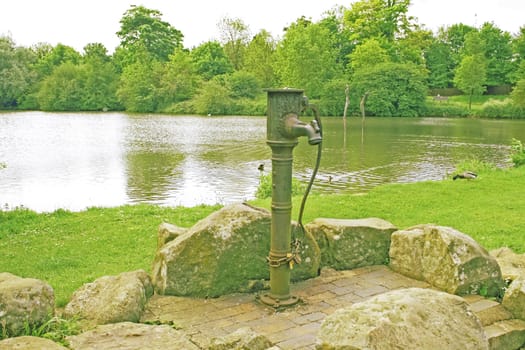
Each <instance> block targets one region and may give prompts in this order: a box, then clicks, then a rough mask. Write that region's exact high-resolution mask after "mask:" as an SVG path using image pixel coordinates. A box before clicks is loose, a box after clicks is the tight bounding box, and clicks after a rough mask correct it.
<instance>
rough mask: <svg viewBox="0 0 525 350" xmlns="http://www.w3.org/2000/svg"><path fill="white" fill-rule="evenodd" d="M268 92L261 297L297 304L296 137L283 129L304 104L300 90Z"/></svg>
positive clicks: (275, 303) (273, 303) (278, 303)
mask: <svg viewBox="0 0 525 350" xmlns="http://www.w3.org/2000/svg"><path fill="white" fill-rule="evenodd" d="M267 92H268V112H267V113H268V116H267V117H268V118H267V144H268V145H269V146H270V148H271V149H272V224H271V236H270V239H271V241H270V254H269V256H268V262H269V265H270V292H269V293H264V294H261V295H260V300H261V301H262V302H263V303H264V304H267V305H270V306H273V307H284V306H291V305H294V304H296V303H297V302H298V301H299V298H297V297H295V296H292V295H290V273H291V270H290V264H289V261H290V258H291V239H292V238H291V237H292V232H291V213H292V162H293V148H294V147H295V146H296V145H297V144H298V140H297V137H293V136H290V135H289V133H287V132H286V130H285V124H286V123H285V122H286V118H287V117H289V115H291V114H292V115H297V116H298V115H299V114H300V113H301V110H302V107H303V101H304V98H303V92H304V91H303V90H297V89H275V90H274V89H271V90H267Z"/></svg>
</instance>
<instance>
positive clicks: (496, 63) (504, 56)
mask: <svg viewBox="0 0 525 350" xmlns="http://www.w3.org/2000/svg"><path fill="white" fill-rule="evenodd" d="M479 36H480V39H481V40H482V41H483V42H484V47H485V58H486V59H487V81H486V83H487V85H490V86H496V85H504V84H510V82H511V80H512V79H511V75H512V72H513V71H514V69H515V67H514V65H513V63H512V61H513V57H512V46H511V35H510V33H508V32H504V31H502V30H501V29H499V28H497V27H496V26H494V24H492V23H484V24H483V26H482V27H481V30H480V31H479Z"/></svg>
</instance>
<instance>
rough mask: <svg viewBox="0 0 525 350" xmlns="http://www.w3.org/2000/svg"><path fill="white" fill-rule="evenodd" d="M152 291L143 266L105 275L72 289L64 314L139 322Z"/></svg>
mask: <svg viewBox="0 0 525 350" xmlns="http://www.w3.org/2000/svg"><path fill="white" fill-rule="evenodd" d="M151 295H153V286H152V284H151V279H150V277H149V276H148V275H147V273H146V272H145V271H144V270H137V271H132V272H125V273H121V274H119V275H117V276H103V277H101V278H99V279H97V280H95V281H94V282H92V283H87V284H85V285H83V286H82V287H81V288H80V289H78V290H77V291H75V292H74V293H73V296H72V298H71V301H70V302H69V303H68V304H67V305H66V307H65V309H64V316H65V317H73V316H77V317H80V318H81V319H83V320H85V321H87V322H88V323H89V324H105V323H117V322H124V321H131V322H137V321H139V319H140V316H141V315H142V312H143V311H144V307H145V305H146V302H147V301H148V299H149V297H151Z"/></svg>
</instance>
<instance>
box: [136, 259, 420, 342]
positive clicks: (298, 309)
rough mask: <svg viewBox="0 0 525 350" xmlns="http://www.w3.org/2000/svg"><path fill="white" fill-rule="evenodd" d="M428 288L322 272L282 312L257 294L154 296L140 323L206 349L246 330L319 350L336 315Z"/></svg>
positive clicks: (367, 273)
mask: <svg viewBox="0 0 525 350" xmlns="http://www.w3.org/2000/svg"><path fill="white" fill-rule="evenodd" d="M409 287H421V288H429V287H430V286H429V285H428V284H427V283H425V282H421V281H416V280H413V279H410V278H407V277H405V276H403V275H400V274H398V273H395V272H393V271H392V270H390V269H389V268H388V267H387V266H382V265H381V266H369V267H363V268H359V269H354V270H350V271H334V270H323V273H322V274H321V276H319V277H317V278H314V279H310V280H307V281H303V282H299V283H296V284H292V287H291V291H292V294H293V295H295V296H298V297H300V299H301V302H300V303H299V304H298V305H296V306H293V307H291V308H288V309H285V310H283V311H275V310H274V309H273V308H272V307H269V306H266V305H263V304H261V303H260V302H258V301H257V300H256V299H257V298H256V294H234V295H227V296H223V297H220V298H216V299H194V298H184V297H174V296H158V295H157V296H154V297H153V298H152V299H151V300H150V302H149V303H148V307H147V310H146V312H145V314H144V316H143V317H142V320H141V321H142V322H153V323H159V322H160V323H170V324H173V325H175V326H176V327H177V328H179V329H180V330H182V331H183V332H185V333H186V334H187V335H188V337H189V338H190V339H191V340H192V341H193V342H194V343H195V344H197V345H198V346H199V347H201V348H203V349H205V348H207V346H208V345H209V344H210V342H211V340H212V339H213V338H215V337H221V336H224V335H227V334H229V333H232V332H234V331H235V330H237V329H239V328H242V327H250V328H251V329H253V330H254V331H255V332H257V333H259V334H263V335H265V336H266V337H267V338H268V339H269V340H270V341H271V342H273V343H274V344H275V345H277V346H278V347H279V348H280V349H282V350H288V349H315V343H316V334H317V332H318V330H319V328H320V326H321V323H322V322H323V320H324V319H325V317H326V316H328V315H330V314H331V313H333V312H334V311H335V310H337V309H340V308H342V307H345V306H348V305H351V304H353V303H356V302H359V301H362V300H365V299H366V298H369V297H371V296H374V295H377V294H381V293H384V292H387V291H390V290H395V289H400V288H409Z"/></svg>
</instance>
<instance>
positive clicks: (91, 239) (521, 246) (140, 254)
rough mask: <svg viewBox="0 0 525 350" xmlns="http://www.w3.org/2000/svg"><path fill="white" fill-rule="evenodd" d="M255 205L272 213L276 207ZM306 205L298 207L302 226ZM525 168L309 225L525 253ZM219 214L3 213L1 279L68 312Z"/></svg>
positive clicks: (421, 189) (311, 213) (390, 188)
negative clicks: (391, 228) (111, 278)
mask: <svg viewBox="0 0 525 350" xmlns="http://www.w3.org/2000/svg"><path fill="white" fill-rule="evenodd" d="M253 204H254V205H258V206H262V207H266V208H269V206H270V200H269V199H266V200H256V201H253ZM299 204H300V198H299V197H298V198H295V199H294V214H293V215H294V218H296V217H297V210H298V208H299ZM523 208H525V167H521V168H517V169H511V170H505V171H503V170H496V171H486V172H481V173H480V175H479V177H478V178H477V179H476V180H473V181H468V180H457V181H452V180H444V181H437V182H421V183H414V184H397V185H386V186H380V187H377V188H376V189H374V190H372V191H370V192H369V193H367V194H365V195H360V196H355V195H322V196H319V195H312V196H311V197H310V198H309V200H308V203H307V207H306V211H305V216H304V222H305V223H306V222H309V221H311V220H312V219H314V218H316V217H332V218H363V217H379V218H383V219H385V220H388V221H390V222H392V223H393V224H394V225H396V226H397V227H399V228H407V227H410V226H412V225H417V224H424V223H435V224H438V225H444V226H451V227H454V228H456V229H458V230H460V231H461V232H464V233H466V234H468V235H470V236H472V237H473V238H474V239H475V240H477V241H478V242H479V243H480V244H481V245H482V246H484V247H485V248H487V249H489V250H490V249H494V248H498V247H502V246H508V247H510V248H512V249H513V250H514V251H516V252H518V253H525V240H523V229H525V216H524V215H523ZM217 209H218V207H217V206H215V207H211V206H200V207H195V208H164V207H158V206H151V205H136V206H123V207H117V208H109V209H99V208H92V209H89V210H86V211H83V212H78V213H71V212H67V211H63V210H59V211H56V212H54V213H49V214H36V213H34V212H32V211H29V210H15V211H12V212H1V211H0V256H1V257H2V258H1V259H0V271H1V272H4V271H7V272H11V273H14V274H16V275H20V276H23V277H34V278H39V279H43V280H46V281H48V282H49V283H50V284H51V285H52V286H53V287H54V289H55V293H56V297H57V305H59V306H63V305H65V303H67V301H68V300H69V297H70V296H71V293H72V292H73V291H74V290H75V289H77V288H79V287H80V286H81V285H82V284H83V283H86V282H90V281H93V280H94V279H95V278H98V277H100V276H103V275H110V274H117V273H120V272H124V271H131V270H135V269H139V268H142V269H145V270H146V271H148V272H149V271H150V270H151V263H152V261H153V256H154V253H155V247H156V236H157V227H158V225H159V224H160V223H161V222H163V221H166V222H171V223H173V224H176V225H179V226H183V227H188V226H191V225H192V224H193V223H195V222H196V221H198V220H199V219H201V218H203V217H205V216H207V215H208V214H210V213H211V212H213V211H214V210H217Z"/></svg>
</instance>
